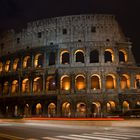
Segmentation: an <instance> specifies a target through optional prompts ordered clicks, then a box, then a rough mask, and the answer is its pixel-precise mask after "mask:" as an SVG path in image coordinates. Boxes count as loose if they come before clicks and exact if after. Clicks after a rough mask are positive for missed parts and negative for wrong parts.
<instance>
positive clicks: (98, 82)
mask: <svg viewBox="0 0 140 140" xmlns="http://www.w3.org/2000/svg"><path fill="white" fill-rule="evenodd" d="M43 79H45V78H43V77H42V76H37V77H35V78H34V79H33V80H30V79H29V78H25V79H23V80H21V83H19V80H18V79H15V80H13V81H12V82H11V83H10V82H8V81H5V82H4V83H3V84H2V83H1V84H0V92H1V93H3V94H4V95H7V94H9V92H10V93H11V94H14V93H19V92H20V91H21V92H22V93H30V92H34V93H40V92H43V90H46V91H53V90H56V89H57V87H58V85H60V87H59V89H60V90H70V89H72V88H75V89H76V90H85V89H87V86H90V87H89V88H90V89H93V90H98V89H102V88H103V87H102V86H103V85H102V84H103V80H104V81H105V87H104V88H105V89H116V88H117V80H120V81H119V85H118V86H119V87H120V89H122V90H125V89H129V88H130V77H129V75H127V74H122V75H121V76H120V77H119V79H117V78H116V77H115V75H113V74H108V75H107V76H106V77H105V79H101V77H100V75H98V74H93V75H92V76H91V77H90V80H89V82H87V78H86V77H85V76H84V75H82V74H78V75H76V76H75V80H74V81H72V78H71V77H70V75H62V76H61V77H60V81H57V80H58V79H57V78H56V76H53V75H51V76H48V77H47V78H46V80H45V85H43V83H44V82H43ZM136 82H137V80H135V88H139V87H137V86H138V85H137V83H136ZM43 86H44V87H43ZM73 86H74V87H73Z"/></svg>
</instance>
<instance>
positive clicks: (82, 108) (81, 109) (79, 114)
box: [76, 102, 86, 117]
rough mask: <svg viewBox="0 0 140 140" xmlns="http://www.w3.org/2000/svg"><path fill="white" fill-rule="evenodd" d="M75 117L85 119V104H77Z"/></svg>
mask: <svg viewBox="0 0 140 140" xmlns="http://www.w3.org/2000/svg"><path fill="white" fill-rule="evenodd" d="M76 115H77V117H86V104H85V103H83V102H80V103H78V104H77V109H76Z"/></svg>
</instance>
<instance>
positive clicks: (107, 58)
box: [104, 49, 114, 63]
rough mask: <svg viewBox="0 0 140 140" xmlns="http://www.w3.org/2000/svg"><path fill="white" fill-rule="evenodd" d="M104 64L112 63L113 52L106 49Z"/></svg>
mask: <svg viewBox="0 0 140 140" xmlns="http://www.w3.org/2000/svg"><path fill="white" fill-rule="evenodd" d="M104 59H105V63H107V62H114V52H113V50H111V49H106V50H105V52H104Z"/></svg>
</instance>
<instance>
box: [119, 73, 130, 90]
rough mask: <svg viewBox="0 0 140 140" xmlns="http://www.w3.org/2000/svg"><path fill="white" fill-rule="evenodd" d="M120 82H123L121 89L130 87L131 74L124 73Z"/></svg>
mask: <svg viewBox="0 0 140 140" xmlns="http://www.w3.org/2000/svg"><path fill="white" fill-rule="evenodd" d="M120 84H121V89H122V90H123V89H128V88H130V78H129V76H128V75H126V74H123V75H122V76H121V81H120Z"/></svg>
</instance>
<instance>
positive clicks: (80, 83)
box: [75, 75, 86, 90]
mask: <svg viewBox="0 0 140 140" xmlns="http://www.w3.org/2000/svg"><path fill="white" fill-rule="evenodd" d="M75 87H76V89H77V90H84V89H85V87H86V84H85V77H84V76H83V75H77V76H76V78H75Z"/></svg>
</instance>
